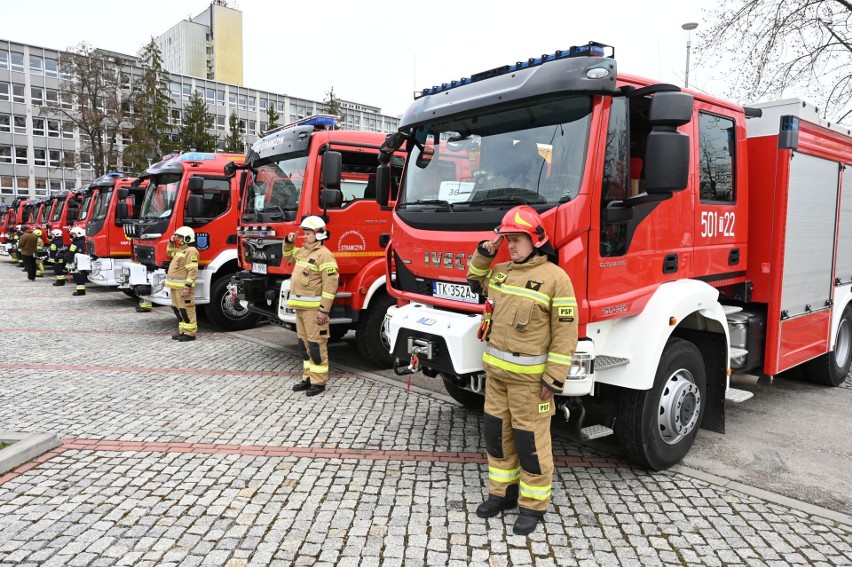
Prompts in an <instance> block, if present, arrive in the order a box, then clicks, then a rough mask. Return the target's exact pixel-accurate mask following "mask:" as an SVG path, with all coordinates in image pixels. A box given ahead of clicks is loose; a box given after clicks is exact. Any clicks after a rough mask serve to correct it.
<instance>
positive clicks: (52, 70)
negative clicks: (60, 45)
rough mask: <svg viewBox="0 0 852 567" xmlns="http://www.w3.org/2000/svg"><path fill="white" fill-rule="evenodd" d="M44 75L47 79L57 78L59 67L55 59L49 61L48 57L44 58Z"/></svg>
mask: <svg viewBox="0 0 852 567" xmlns="http://www.w3.org/2000/svg"><path fill="white" fill-rule="evenodd" d="M44 74H45V76H47V77H58V76H59V65H58V64H57V62H56V59H51V58H50V57H45V58H44Z"/></svg>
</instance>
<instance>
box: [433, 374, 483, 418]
mask: <svg viewBox="0 0 852 567" xmlns="http://www.w3.org/2000/svg"><path fill="white" fill-rule="evenodd" d="M441 378H442V379H443V380H444V388H446V390H447V393H448V394H449V395H450V397H451V398H452V399H454V400H455V401H457V402H458V403H460V404H461V405H463V406H464V407H466V408H467V409H470V410H476V411H483V409H485V396H484V395H482V394H477V393H475V392H471V391H470V390H465V389H464V388H460V387H459V386H456V383H455V381H454V380H453V379H452V378H450V377H449V376H447V375H446V374H441Z"/></svg>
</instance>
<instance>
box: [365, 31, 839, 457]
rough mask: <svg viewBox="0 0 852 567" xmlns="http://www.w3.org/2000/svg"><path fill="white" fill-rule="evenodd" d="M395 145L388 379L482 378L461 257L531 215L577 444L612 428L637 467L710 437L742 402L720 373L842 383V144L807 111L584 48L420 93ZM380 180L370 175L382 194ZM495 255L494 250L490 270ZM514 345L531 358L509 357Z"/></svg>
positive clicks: (476, 397)
mask: <svg viewBox="0 0 852 567" xmlns="http://www.w3.org/2000/svg"><path fill="white" fill-rule="evenodd" d="M403 144H405V147H406V149H407V150H408V151H409V152H410V155H409V159H408V160H407V164H408V165H407V166H406V170H405V173H404V176H403V179H402V182H401V187H400V189H399V197H398V201H397V204H396V208H395V211H394V216H393V224H392V228H391V244H390V246H389V248H388V256H387V266H388V271H389V273H390V272H395V274H396V277H395V279H394V280H393V281H392V282H391V285H390V286H389V289H390V292H391V294H392V295H393V296H394V297H396V298H399V299H400V303H405V304H404V305H401V306H400V307H392V308H391V309H389V310H388V323H387V324H388V329H389V336H390V339H391V344H392V352H393V355H394V357H395V358H396V359H397V361H398V362H397V366H399V367H400V368H402V367H404V366H405V365H407V364H410V361H411V359H412V357H413V355H415V354H416V355H417V356H418V361H419V368H421V369H422V370H423V372H424V373H425V374H426V375H428V376H440V377H441V378H442V379H443V382H444V384H445V385H446V388H447V390H448V392H449V393H450V394H451V395H452V396H453V397H454V398H455V399H457V400H458V401H459V402H461V403H462V404H465V405H468V406H479V407H481V405H482V398H481V394H482V393H483V392H484V381H485V375H484V372H483V365H482V353H483V348H484V345H483V343H482V342H480V341H479V340H478V339H477V338H476V330H477V328H478V326H479V322H480V318H481V316H480V314H481V313H482V310H483V298H482V297H481V296H479V295H478V294H477V293H475V292H473V291H472V290H471V289H470V287H469V286H468V283H467V281H466V279H465V275H466V272H467V268H468V266H467V262H468V259H469V258H470V255H471V254H472V252H473V251H474V249H475V247H476V246H477V243H479V242H481V241H483V240H486V239H489V240H491V239H493V238H494V232H493V229H494V228H495V227H496V226H498V225H499V224H500V221H501V219H502V217H503V216H504V215H505V214H506V211H507V210H509V209H510V208H512V207H515V206H517V205H520V204H526V205H530V206H532V207H533V208H535V209H536V210H537V211H538V212H539V213H540V214H541V216H542V218H543V219H544V223H545V228H546V230H547V234H548V235H549V237H550V242H551V244H552V247H553V252H554V254H553V260H554V261H555V262H557V263H558V264H559V265H560V266H562V267H563V268H564V269H565V271H566V272H567V273H568V274H569V275H570V276H571V279H572V281H573V284H574V288H575V291H576V296H577V301H578V305H579V321H580V341H579V345H578V348H577V352H576V354H575V356H574V360H573V365H572V366H571V369H570V371H569V374H568V376H567V380H566V383H565V389H564V395H563V396H561V397H560V398H561V399H560V407H561V409H562V410H563V411H564V413H565V417H566V418H567V417H569V415H570V416H573V419H574V423H575V425H576V426H577V427H578V430H579V432H580V434H581V436H582V437H583V438H586V439H589V438H596V437H601V436H604V435H609V434H613V433H614V434H615V435H616V436H617V438H618V440H619V442H620V444H621V445H622V447H623V448H624V449H625V450H626V452H627V454H628V455H629V456H630V457H631V458H632V459H634V460H635V461H636V462H638V463H640V464H641V465H643V466H645V467H648V468H651V469H664V468H667V467H669V466H671V465H673V464H675V463H677V462H678V461H680V460H681V458H682V457H683V456H684V455H685V454H686V453H687V451H688V450H689V448H690V447H691V445H692V443H693V440H694V438H695V436H696V434H697V431H698V428H699V427H704V428H708V429H711V430H714V431H721V432H723V431H724V404H725V400H726V397H727V398H728V399H731V400H732V401H737V400H738V399H742V398H746V397H748V395H749V393H748V392H745V391H743V390H735V389H733V388H730V384H729V378H730V375H731V373H732V372H738V373H753V374H758V375H768V376H775V375H777V374H779V373H781V372H783V371H785V370H787V369H790V368H793V367H795V366H798V365H803V370H804V372H805V373H806V375H807V376H809V377H810V379H811V380H813V381H814V382H816V383H819V384H825V385H831V386H837V385H839V384H840V383H842V382H843V381H844V379H845V377H846V374H847V372H848V371H849V368H850V360H852V358H851V357H850V354H852V306H850V301H852V285H850V284H852V206H850V205H849V203H850V202H852V180H850V178H848V177H846V176H845V172H844V170H845V169H846V166H845V164H850V163H852V137H850V132H849V131H848V130H846V129H840V128H836V127H834V126H830V125H828V124H826V123H824V122H822V121H820V120H819V118H818V116H817V113H816V111H815V109H814V108H813V107H812V106H810V105H807V104H805V103H802V102H800V101H781V102H777V103H768V104H761V105H756V106H755V107H749V108H744V107H742V106H740V105H737V104H734V103H731V102H727V101H724V100H719V99H715V98H712V97H709V96H706V95H704V94H702V93H698V92H692V91H689V92H682V91H681V90H680V89H679V88H677V87H675V86H673V85H667V84H659V83H655V82H653V81H650V80H646V79H641V78H638V77H632V76H626V75H621V74H619V73H617V65H616V61H615V58H614V49H612V48H611V47H609V46H604V45H601V44H596V43H590V44H588V45H583V46H578V47H572V48H571V49H569V50H567V51H559V52H556V53H554V54H551V55H546V56H542V57H540V58H534V59H529V60H525V61H523V62H521V63H518V64H514V65H507V66H505V67H499V68H496V69H492V70H489V71H485V72H483V73H479V74H476V75H472V76H471V77H469V78H464V79H461V80H459V81H453V82H451V83H447V84H443V85H441V86H437V87H434V88H431V89H426V90H425V91H423V93H422V95H421V96H419V98H417V99H416V100H415V102H414V103H413V104H412V105H411V107H410V108H409V109H408V110H407V112H406V113H405V115H404V116H403V119H402V122H401V125H400V130H399V132H398V133H396V134H393V135H391V136H389V137H388V140H387V142H386V144H385V150H386V151H387V152H390V151H393V150H395V149H397V148H400V147H402V145H403ZM460 152H462V153H464V152H466V153H467V156H468V158H469V160H470V162H471V164H472V175H470V176H469V177H465V176H464V175H463V174H461V173H460V172H461V171H462V170H460V169H459V168H456V167H455V166H454V162H455V161H456V160H457V156H458V155H459V153H460ZM446 156H450V157H451V159H447V157H446ZM517 169H520V170H522V171H523V172H524V173H525V175H526V176H525V177H520V178H518V177H515V178H513V177H512V176H513V175H514V174H515V173H516V171H515V170H517ZM518 179H521V180H520V181H519V180H518ZM389 185H390V184H389V181H388V180H387V179H386V172H385V169H384V167H382V168H380V169H379V171H378V173H377V191H378V195H379V196H378V200H379V202H380V203H381V202H384V201H385V197H386V195H387V194H388V193H389V190H390V189H389ZM507 259H508V254H507V251H506V250H505V247H503V249H502V250H501V251H500V252H499V254H498V256H497V259H496V261H505V260H507ZM497 308H498V309H499V306H498V307H497ZM524 317H525V315H524V313H523V312H522V310H519V311H518V313H517V314H516V318H517V324H518V325H522V324H523V322H524ZM524 354H540V353H538V352H536V353H510V356H519V355H524ZM399 372H400V373H403V372H405V370H399ZM587 409H588V410H589V411H588V413H587V411H586V410H587ZM587 416H588V417H587Z"/></svg>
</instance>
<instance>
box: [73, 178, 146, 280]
mask: <svg viewBox="0 0 852 567" xmlns="http://www.w3.org/2000/svg"><path fill="white" fill-rule="evenodd" d="M134 181H136V178H135V177H130V176H128V175H127V174H125V173H121V172H111V173H107V174H105V175H102V176H101V177H99V178H97V179H95V180H94V181H92V183H91V187H92V188H93V189H94V190H95V191H96V193H95V196H94V203H93V205H92V215H91V218H90V219H89V222H88V223H87V224H86V248H85V255H86V256H88V263H89V268H88V271H89V281H90V282H91V283H93V284H95V285H101V286H107V287H116V286H118V277H117V275H118V274H120V273H121V268H122V267H124V265H125V264H128V263H129V262H130V239H128V238H127V235H126V234H124V223H125V222H128V221H130V220H133V219H135V218H136V217H137V216H138V212H139V208H140V205H141V204H142V200H143V199H144V197H145V187H144V186H140V185H138V184H136V185H134V183H133V182H134ZM119 203H122V206H119ZM119 212H121V213H122V214H123V215H124V216H120V215H119ZM127 293H128V295H129V294H130V292H129V291H128V292H127Z"/></svg>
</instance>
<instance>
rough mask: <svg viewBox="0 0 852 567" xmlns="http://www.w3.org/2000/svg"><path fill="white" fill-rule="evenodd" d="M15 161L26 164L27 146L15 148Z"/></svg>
mask: <svg viewBox="0 0 852 567" xmlns="http://www.w3.org/2000/svg"><path fill="white" fill-rule="evenodd" d="M15 163H17V164H19V165H27V148H15Z"/></svg>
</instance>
